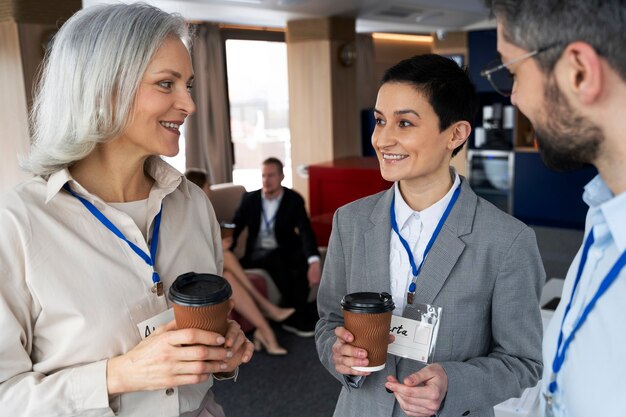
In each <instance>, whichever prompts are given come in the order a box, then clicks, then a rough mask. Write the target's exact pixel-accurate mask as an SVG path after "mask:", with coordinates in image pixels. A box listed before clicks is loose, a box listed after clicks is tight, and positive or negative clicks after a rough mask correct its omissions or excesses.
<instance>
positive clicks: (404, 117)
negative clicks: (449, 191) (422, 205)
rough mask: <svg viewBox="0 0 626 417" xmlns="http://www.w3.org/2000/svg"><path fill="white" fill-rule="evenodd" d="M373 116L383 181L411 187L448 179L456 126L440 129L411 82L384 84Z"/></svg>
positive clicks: (375, 146)
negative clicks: (451, 143)
mask: <svg viewBox="0 0 626 417" xmlns="http://www.w3.org/2000/svg"><path fill="white" fill-rule="evenodd" d="M374 117H375V120H376V127H375V128H374V133H373V134H372V145H373V146H374V149H375V150H376V155H377V156H378V160H379V163H380V172H381V175H382V176H383V178H384V179H386V180H387V181H402V182H403V183H406V184H407V185H409V184H411V183H415V184H420V183H423V182H430V181H433V180H437V179H438V178H441V177H440V176H441V175H446V176H448V177H449V175H450V174H449V165H450V158H451V155H452V149H451V148H450V146H451V145H450V139H451V137H452V129H453V126H454V125H452V126H450V127H449V128H447V129H445V130H443V131H440V130H439V117H438V116H437V114H436V113H435V111H434V109H433V108H432V106H431V105H430V103H429V102H428V100H427V98H426V96H425V95H424V94H422V93H421V92H420V91H418V90H417V89H416V88H415V87H414V86H412V85H410V84H408V83H402V82H388V83H385V84H383V85H382V86H381V87H380V89H379V90H378V98H377V99H376V108H375V109H374Z"/></svg>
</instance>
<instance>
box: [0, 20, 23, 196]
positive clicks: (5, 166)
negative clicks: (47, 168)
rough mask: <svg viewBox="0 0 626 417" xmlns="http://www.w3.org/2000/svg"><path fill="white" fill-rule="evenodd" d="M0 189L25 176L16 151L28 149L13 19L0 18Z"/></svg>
mask: <svg viewBox="0 0 626 417" xmlns="http://www.w3.org/2000/svg"><path fill="white" fill-rule="evenodd" d="M0 85H1V86H2V89H3V92H2V94H0V148H2V152H0V192H3V191H6V190H8V189H9V188H11V187H12V186H13V185H15V184H16V183H18V182H19V181H21V180H24V179H26V178H28V175H27V174H26V173H24V172H23V171H22V170H21V169H20V168H19V166H18V160H17V155H18V154H24V153H26V151H27V150H28V145H29V134H28V121H27V116H26V114H27V108H26V95H25V90H24V75H23V71H22V59H21V56H20V45H19V36H18V25H17V23H15V22H10V21H5V22H0Z"/></svg>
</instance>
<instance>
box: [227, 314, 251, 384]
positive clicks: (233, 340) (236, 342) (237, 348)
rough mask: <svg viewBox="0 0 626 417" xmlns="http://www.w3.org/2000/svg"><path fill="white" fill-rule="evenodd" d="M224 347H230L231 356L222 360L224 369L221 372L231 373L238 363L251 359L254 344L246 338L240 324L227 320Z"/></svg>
mask: <svg viewBox="0 0 626 417" xmlns="http://www.w3.org/2000/svg"><path fill="white" fill-rule="evenodd" d="M224 347H225V348H228V349H230V351H231V352H232V353H233V356H232V357H231V358H229V359H226V360H224V361H223V362H225V363H226V369H224V371H223V373H231V372H233V371H234V370H235V368H237V367H238V366H239V365H241V364H242V363H248V362H250V359H252V353H253V352H254V345H253V344H252V342H250V341H249V340H248V339H247V338H246V335H245V334H244V333H243V331H242V330H241V326H239V324H238V323H237V322H236V321H234V320H228V331H227V332H226V341H225V342H224Z"/></svg>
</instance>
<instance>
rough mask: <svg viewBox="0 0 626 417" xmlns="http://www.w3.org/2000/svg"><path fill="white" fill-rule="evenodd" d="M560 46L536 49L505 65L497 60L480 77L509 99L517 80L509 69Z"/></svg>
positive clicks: (556, 44)
mask: <svg viewBox="0 0 626 417" xmlns="http://www.w3.org/2000/svg"><path fill="white" fill-rule="evenodd" d="M558 45H560V43H555V44H552V45H548V46H545V47H543V48H539V49H535V50H534V51H532V52H528V53H527V54H524V55H522V56H519V57H517V58H515V59H513V60H511V61H509V62H505V63H503V62H502V60H500V59H496V60H495V61H493V62H491V63H490V64H489V65H487V69H484V70H482V71H481V72H480V75H481V76H482V77H485V78H486V79H487V81H489V83H490V84H491V86H492V87H493V89H494V90H496V91H497V92H498V93H500V94H502V95H503V96H505V97H508V96H510V95H511V93H512V92H513V84H515V78H513V74H511V72H510V71H509V67H510V66H511V65H513V64H515V63H518V62H521V61H523V60H525V59H528V58H532V57H534V56H536V55H538V54H540V53H542V52H545V51H547V50H548V49H550V48H553V47H555V46H558Z"/></svg>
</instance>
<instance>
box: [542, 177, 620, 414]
mask: <svg viewBox="0 0 626 417" xmlns="http://www.w3.org/2000/svg"><path fill="white" fill-rule="evenodd" d="M583 200H584V201H585V203H587V205H588V206H589V211H588V213H587V219H586V227H585V239H586V238H587V236H588V235H589V232H590V231H591V229H592V228H593V233H594V237H595V241H594V243H593V245H592V246H591V248H590V249H589V255H588V258H587V263H586V264H585V268H584V270H583V272H582V275H581V278H580V283H579V284H578V288H577V289H576V293H575V294H574V295H573V301H572V307H571V310H570V311H569V313H568V315H567V317H566V319H565V323H564V324H563V339H564V340H565V339H566V338H567V336H568V335H569V334H570V332H571V331H572V328H573V326H574V325H575V323H576V321H577V320H578V318H579V317H580V315H581V313H582V310H583V309H584V307H585V306H586V305H587V304H588V303H589V300H590V299H591V298H592V297H593V296H594V294H595V293H596V291H597V289H598V287H599V285H600V283H601V282H602V280H604V278H605V277H606V275H607V274H608V272H609V270H610V269H611V267H612V266H613V265H614V264H615V262H616V261H617V258H618V257H619V256H620V255H621V254H622V252H624V250H626V192H624V193H622V194H619V195H618V196H613V194H612V193H611V190H610V189H609V188H608V187H607V185H606V184H605V183H604V181H603V180H602V179H601V178H600V176H597V177H595V178H594V179H593V180H592V181H590V182H589V184H587V186H586V187H585V192H584V194H583ZM581 252H582V246H581V249H580V250H579V251H578V254H577V255H576V257H575V258H574V261H573V262H572V265H571V266H570V268H569V271H568V272H567V277H566V279H565V284H564V286H563V294H562V296H561V303H560V304H559V306H558V308H557V309H556V311H555V313H554V316H553V317H552V320H551V321H550V324H549V326H548V328H547V330H546V333H545V336H544V341H543V364H544V370H543V380H542V385H543V386H542V392H543V393H547V392H548V384H549V383H550V379H551V377H552V362H553V360H554V353H555V351H556V345H557V340H558V336H559V329H560V326H561V322H562V320H563V313H564V310H565V307H566V306H567V304H568V302H569V299H570V296H571V293H572V287H573V285H574V280H575V278H576V273H577V271H578V266H579V264H580V257H581ZM556 381H557V385H558V391H557V392H556V393H555V394H556V395H555V397H554V402H555V405H554V407H553V409H554V415H555V416H557V417H558V416H561V417H564V416H567V417H589V416H603V417H611V416H624V415H626V269H623V270H622V271H621V273H620V275H619V277H618V278H617V280H616V281H615V282H614V283H613V285H612V286H611V287H610V288H609V290H608V291H607V292H606V293H605V294H604V295H603V296H602V297H601V298H600V299H599V300H598V302H597V304H596V306H595V308H594V309H593V310H592V311H591V313H590V314H589V316H588V317H587V321H586V322H585V323H584V324H583V326H582V327H581V328H580V329H579V330H578V332H577V333H576V336H575V337H574V339H573V340H572V343H571V344H570V346H569V349H568V351H567V353H566V357H565V362H564V363H563V367H562V368H561V371H560V372H559V373H558V375H557V379H556ZM541 409H542V410H544V409H545V402H544V399H543V396H542V403H541Z"/></svg>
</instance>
